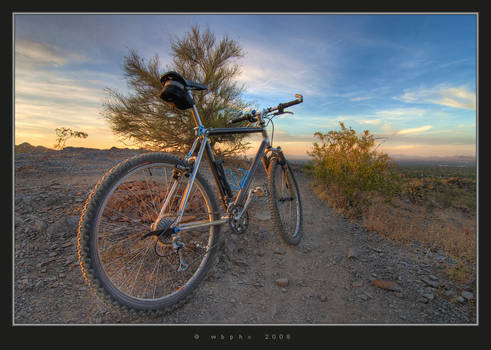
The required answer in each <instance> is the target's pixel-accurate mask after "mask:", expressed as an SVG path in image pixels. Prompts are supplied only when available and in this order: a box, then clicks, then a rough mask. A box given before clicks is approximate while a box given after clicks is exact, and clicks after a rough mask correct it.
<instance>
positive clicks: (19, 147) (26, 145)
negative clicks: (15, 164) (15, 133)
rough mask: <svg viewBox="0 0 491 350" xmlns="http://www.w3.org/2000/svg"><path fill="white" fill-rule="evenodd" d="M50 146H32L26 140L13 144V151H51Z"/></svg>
mask: <svg viewBox="0 0 491 350" xmlns="http://www.w3.org/2000/svg"><path fill="white" fill-rule="evenodd" d="M53 151H54V150H53V149H51V148H47V147H44V146H33V145H31V144H30V143H28V142H24V143H21V144H20V145H15V153H40V152H53Z"/></svg>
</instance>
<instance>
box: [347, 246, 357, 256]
mask: <svg viewBox="0 0 491 350" xmlns="http://www.w3.org/2000/svg"><path fill="white" fill-rule="evenodd" d="M347 257H348V259H358V254H357V252H356V251H355V249H353V248H349V249H348V254H347Z"/></svg>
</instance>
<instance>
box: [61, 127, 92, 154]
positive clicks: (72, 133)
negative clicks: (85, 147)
mask: <svg viewBox="0 0 491 350" xmlns="http://www.w3.org/2000/svg"><path fill="white" fill-rule="evenodd" d="M55 132H56V144H55V145H54V147H55V149H60V150H61V149H63V148H65V143H66V141H67V140H68V139H69V138H70V137H75V138H81V139H86V138H87V137H88V136H89V134H87V133H86V132H83V131H77V130H72V129H70V128H63V127H62V128H56V129H55Z"/></svg>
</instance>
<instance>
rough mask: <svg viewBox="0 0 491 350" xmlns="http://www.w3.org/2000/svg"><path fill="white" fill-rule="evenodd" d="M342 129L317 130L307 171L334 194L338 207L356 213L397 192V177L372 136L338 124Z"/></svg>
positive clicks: (398, 188) (366, 131)
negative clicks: (316, 139) (378, 149)
mask: <svg viewBox="0 0 491 350" xmlns="http://www.w3.org/2000/svg"><path fill="white" fill-rule="evenodd" d="M340 126H341V130H339V131H334V130H333V131H329V132H328V133H326V134H323V133H320V132H316V133H315V134H314V136H315V137H316V138H318V139H319V142H314V143H313V148H312V150H311V151H309V152H308V154H309V155H310V156H311V157H312V161H311V163H310V164H309V165H307V166H306V171H307V172H308V173H309V174H311V175H312V176H313V177H314V178H316V179H317V180H319V181H320V182H321V183H323V184H324V185H326V186H327V188H328V189H329V192H330V193H332V194H333V195H334V196H336V202H337V206H338V207H341V208H344V209H347V210H350V211H352V212H357V211H359V209H361V208H362V207H364V206H367V205H369V204H370V201H371V199H372V198H373V197H374V196H375V195H377V196H380V195H382V196H383V197H384V198H385V199H386V200H387V201H389V200H390V199H391V198H393V196H394V195H395V194H396V193H398V192H399V191H400V184H401V181H400V177H398V176H397V175H396V174H395V172H394V166H393V163H392V162H391V160H390V159H389V157H388V155H387V154H384V153H382V152H380V151H377V146H376V143H375V137H374V136H373V135H371V134H370V132H369V131H368V130H365V131H364V132H363V133H361V134H357V133H356V132H355V130H353V129H352V128H351V127H349V128H347V127H346V126H345V125H344V124H343V123H340Z"/></svg>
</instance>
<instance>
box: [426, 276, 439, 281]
mask: <svg viewBox="0 0 491 350" xmlns="http://www.w3.org/2000/svg"><path fill="white" fill-rule="evenodd" d="M428 277H429V278H430V280H432V281H438V277H436V276H435V275H428Z"/></svg>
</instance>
